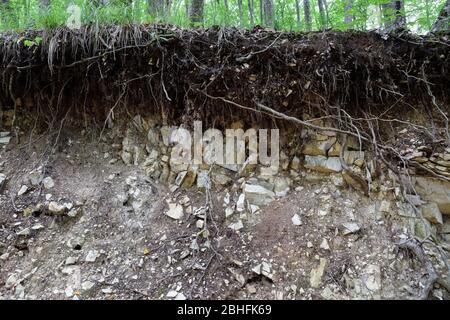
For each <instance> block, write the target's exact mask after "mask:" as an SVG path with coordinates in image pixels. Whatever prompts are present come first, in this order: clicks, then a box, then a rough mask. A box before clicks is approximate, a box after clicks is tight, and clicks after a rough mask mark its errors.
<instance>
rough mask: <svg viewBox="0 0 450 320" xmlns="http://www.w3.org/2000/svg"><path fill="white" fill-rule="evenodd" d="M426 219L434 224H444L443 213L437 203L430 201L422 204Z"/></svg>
mask: <svg viewBox="0 0 450 320" xmlns="http://www.w3.org/2000/svg"><path fill="white" fill-rule="evenodd" d="M420 208H421V209H422V215H423V217H424V218H425V219H427V220H428V221H430V222H431V223H434V224H443V219H442V213H441V211H440V210H439V207H438V205H437V204H436V203H434V202H430V203H427V204H424V205H422V206H420Z"/></svg>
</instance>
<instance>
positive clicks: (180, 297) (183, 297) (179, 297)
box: [174, 292, 186, 300]
mask: <svg viewBox="0 0 450 320" xmlns="http://www.w3.org/2000/svg"><path fill="white" fill-rule="evenodd" d="M174 300H186V296H185V295H184V294H183V293H181V292H180V293H178V294H177V296H176V297H175V299H174Z"/></svg>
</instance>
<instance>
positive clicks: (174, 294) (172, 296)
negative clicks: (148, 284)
mask: <svg viewBox="0 0 450 320" xmlns="http://www.w3.org/2000/svg"><path fill="white" fill-rule="evenodd" d="M177 295H178V292H177V291H175V290H170V291H169V292H167V294H166V297H167V298H175V297H176V296H177Z"/></svg>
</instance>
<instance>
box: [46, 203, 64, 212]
mask: <svg viewBox="0 0 450 320" xmlns="http://www.w3.org/2000/svg"><path fill="white" fill-rule="evenodd" d="M66 209H67V208H66V207H65V206H64V205H60V204H59V203H57V202H55V201H52V202H50V203H49V205H48V211H50V213H53V214H62V213H64V212H65V211H66Z"/></svg>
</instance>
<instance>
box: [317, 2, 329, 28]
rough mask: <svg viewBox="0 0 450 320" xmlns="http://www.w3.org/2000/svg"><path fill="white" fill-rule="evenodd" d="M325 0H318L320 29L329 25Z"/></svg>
mask: <svg viewBox="0 0 450 320" xmlns="http://www.w3.org/2000/svg"><path fill="white" fill-rule="evenodd" d="M323 1H324V0H317V4H318V6H319V14H320V29H322V30H324V29H326V27H327V17H326V13H325V5H324V3H323Z"/></svg>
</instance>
